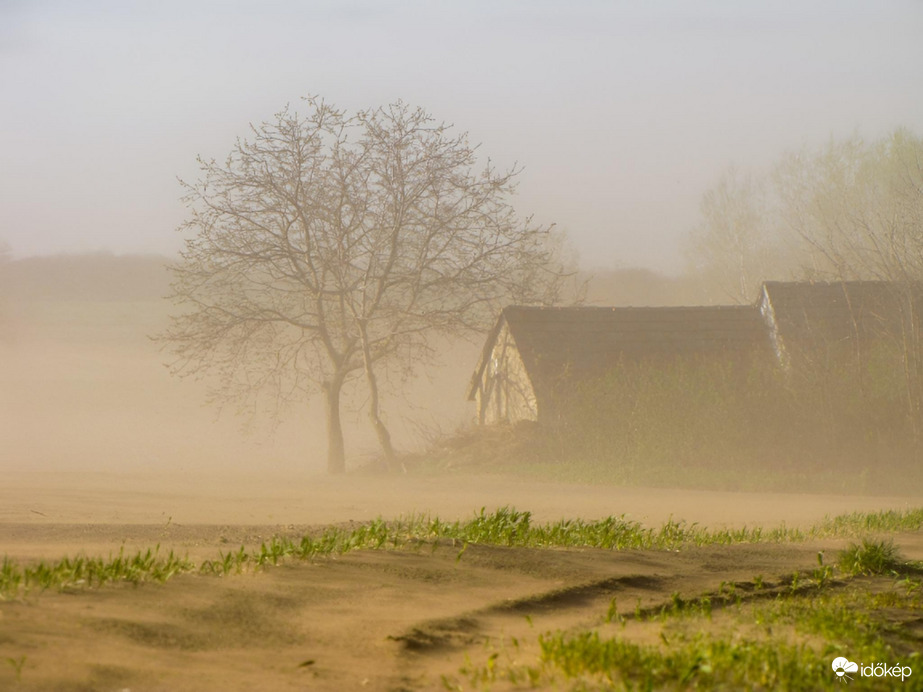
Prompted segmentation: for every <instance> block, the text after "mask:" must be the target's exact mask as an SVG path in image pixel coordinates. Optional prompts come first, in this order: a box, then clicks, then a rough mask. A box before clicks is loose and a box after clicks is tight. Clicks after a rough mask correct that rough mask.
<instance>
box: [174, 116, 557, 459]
mask: <svg viewBox="0 0 923 692" xmlns="http://www.w3.org/2000/svg"><path fill="white" fill-rule="evenodd" d="M306 105H307V112H306V113H305V114H303V115H302V114H299V113H297V112H294V111H292V110H289V109H285V110H283V111H282V112H280V113H279V114H278V115H277V116H276V117H275V119H274V120H273V121H271V122H265V123H262V124H261V125H259V126H255V127H252V128H251V131H252V133H251V134H252V136H251V139H249V140H239V141H238V142H237V144H236V146H235V147H234V149H233V151H232V152H231V154H230V156H229V157H228V158H227V160H226V161H225V162H224V163H223V164H222V163H218V162H216V161H214V160H202V159H200V171H201V173H200V177H199V179H198V180H197V181H195V182H192V183H183V184H184V187H185V190H186V196H185V202H186V204H187V206H188V207H189V209H190V216H189V218H188V220H187V221H186V222H185V224H184V225H183V226H182V230H184V231H185V232H187V233H189V234H190V237H189V239H188V240H187V242H186V248H185V250H184V251H183V253H182V261H181V262H180V263H179V264H177V265H176V266H174V267H173V274H174V283H173V291H174V298H175V300H176V302H177V303H178V305H179V306H180V307H181V308H183V309H181V310H180V311H179V312H178V313H177V314H176V315H175V316H174V317H173V320H172V324H171V327H170V329H169V330H168V331H167V332H166V333H165V335H164V338H165V339H166V340H168V341H169V342H170V343H171V344H172V347H173V350H174V352H175V354H176V356H177V361H176V363H175V367H174V372H176V373H178V374H192V373H195V374H199V373H201V374H204V373H212V374H216V375H217V376H218V379H217V381H218V385H217V386H216V387H215V389H214V394H215V397H216V398H218V399H220V400H233V401H236V402H238V403H239V404H241V405H243V406H244V407H245V408H247V409H250V410H256V409H257V408H260V407H261V406H262V405H263V404H264V403H268V404H269V406H270V408H271V409H272V410H273V411H277V410H278V409H279V408H280V407H281V406H283V405H285V404H287V403H289V402H292V401H297V400H304V398H305V397H306V396H308V395H310V394H311V393H312V392H313V391H315V390H317V389H320V390H321V391H322V392H323V395H324V398H325V401H326V416H327V436H328V457H327V461H328V470H329V471H330V472H333V473H337V472H341V471H343V470H344V468H345V461H344V460H345V452H344V442H343V429H342V425H341V423H340V398H341V392H342V390H343V387H344V384H346V383H347V382H348V381H357V382H363V383H364V384H365V386H366V387H367V389H368V393H369V401H368V410H369V418H370V421H371V423H372V426H373V428H374V429H375V432H376V434H377V435H378V439H379V441H380V442H381V445H382V449H383V451H384V454H385V456H386V457H387V458H388V459H389V461H391V462H393V461H394V457H395V455H394V450H393V447H392V445H391V441H390V434H389V432H388V429H387V427H386V425H385V422H384V420H383V417H382V413H381V388H380V383H379V379H380V378H379V369H380V368H381V367H383V366H386V365H388V364H391V365H394V366H399V367H401V368H403V369H404V370H405V371H407V372H409V371H412V369H413V367H414V366H415V365H416V364H418V363H420V362H422V361H425V360H426V359H427V358H428V357H429V356H431V355H432V350H431V347H430V344H431V343H432V342H431V340H430V336H431V335H433V334H434V333H437V332H438V333H446V334H456V333H459V332H462V331H466V330H472V329H482V328H484V327H485V326H486V324H487V323H488V321H489V320H491V319H493V316H494V314H495V312H496V310H497V309H498V307H499V306H500V305H501V304H502V303H504V302H506V301H507V300H510V299H517V300H519V301H523V302H535V301H539V300H548V299H550V298H553V297H554V291H555V289H556V287H557V286H558V285H559V278H560V274H559V272H557V271H556V270H555V269H554V267H555V265H554V257H553V255H554V252H553V246H551V245H549V243H548V237H549V229H548V228H546V227H542V226H537V225H535V224H533V223H532V222H531V220H530V219H526V220H520V219H519V218H518V217H517V216H516V214H515V212H514V210H513V208H512V206H511V204H510V201H509V200H510V196H511V195H512V194H513V192H514V189H515V179H516V176H517V174H518V170H517V169H513V170H510V171H498V170H496V169H495V168H494V167H492V166H491V165H490V163H489V162H488V164H487V165H486V166H485V167H484V168H482V169H480V170H476V169H475V165H476V156H475V154H476V150H475V147H472V146H470V145H469V144H468V142H467V138H466V136H465V135H463V134H462V135H453V134H452V133H451V128H450V127H449V126H446V125H444V124H439V123H436V122H435V121H434V120H433V119H432V118H431V117H430V116H429V115H428V114H427V113H425V112H424V111H422V110H420V109H412V108H410V107H408V106H406V105H405V104H403V103H400V102H398V103H396V104H393V105H390V106H387V107H383V108H377V109H372V110H367V111H361V112H359V113H356V114H355V115H353V116H347V115H346V114H345V113H344V112H343V111H340V110H338V109H336V108H334V107H332V106H329V105H327V104H325V103H324V102H323V101H321V100H319V99H316V98H309V99H306Z"/></svg>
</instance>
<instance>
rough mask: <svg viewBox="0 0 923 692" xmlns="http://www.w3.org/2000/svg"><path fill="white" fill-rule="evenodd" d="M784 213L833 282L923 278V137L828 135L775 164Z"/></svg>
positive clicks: (814, 264)
mask: <svg viewBox="0 0 923 692" xmlns="http://www.w3.org/2000/svg"><path fill="white" fill-rule="evenodd" d="M775 182H776V188H777V189H778V191H779V194H780V197H781V198H782V200H783V205H782V210H783V218H784V220H785V223H786V225H787V226H788V227H790V228H791V229H792V230H793V231H794V232H795V233H796V234H797V235H798V237H799V238H801V239H802V240H803V241H804V243H805V244H806V247H807V248H808V251H809V253H810V256H811V262H812V268H813V269H815V271H817V272H818V273H820V274H822V275H827V276H832V277H835V278H837V279H851V278H854V279H880V280H886V281H896V282H902V281H903V282H906V281H920V280H923V140H921V139H920V138H918V137H914V136H913V135H912V134H911V133H910V132H908V131H907V130H903V129H899V130H896V131H895V132H894V133H892V134H891V135H889V136H888V137H885V138H883V139H881V140H878V141H874V142H867V141H865V140H863V139H862V138H860V137H858V136H856V137H851V138H849V139H844V140H840V141H836V140H831V141H830V142H829V143H828V144H827V146H825V147H824V148H823V149H820V150H818V151H802V152H799V153H797V154H791V155H789V156H787V157H785V158H784V159H783V160H782V162H781V163H780V164H779V166H778V167H777V169H776V174H775Z"/></svg>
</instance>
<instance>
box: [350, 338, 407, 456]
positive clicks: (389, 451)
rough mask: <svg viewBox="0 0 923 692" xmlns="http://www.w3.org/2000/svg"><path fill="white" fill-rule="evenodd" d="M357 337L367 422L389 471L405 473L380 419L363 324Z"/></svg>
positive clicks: (373, 372)
mask: <svg viewBox="0 0 923 692" xmlns="http://www.w3.org/2000/svg"><path fill="white" fill-rule="evenodd" d="M359 336H360V339H361V340H362V356H363V360H364V363H365V379H366V381H367V382H368V385H369V420H370V421H371V423H372V428H373V429H374V430H375V435H376V437H378V444H380V445H381V451H382V454H384V457H385V463H386V464H387V465H388V470H389V471H405V470H406V469H404V465H403V464H401V463H400V462H399V461H398V459H397V454H395V452H394V446H393V445H392V444H391V433H390V432H388V427H387V426H386V425H385V422H384V421H383V420H382V419H381V404H380V402H379V398H378V378H377V377H376V376H375V368H374V367H373V365H374V364H373V361H372V351H371V348H370V347H369V339H368V333H367V332H366V330H365V322H361V321H360V324H359Z"/></svg>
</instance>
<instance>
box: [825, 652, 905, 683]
mask: <svg viewBox="0 0 923 692" xmlns="http://www.w3.org/2000/svg"><path fill="white" fill-rule="evenodd" d="M833 672H834V673H835V674H836V678H837V680H839V681H840V682H848V681H849V680H852V679H853V677H852V676H850V675H849V673H853V674H855V673H859V675H860V676H862V677H863V678H900V679H901V682H903V681H904V680H906V679H907V678H909V677H910V675H911V673H913V670H912V669H911V668H910V666H902V665H901V664H900V663H898V664H897V665H896V666H891V665H888V664H887V663H872V664H871V665H865V664H864V663H863V664H859V663H853V662H852V661H850V660H849V659H848V658H844V657H842V656H838V657H837V658H835V659H833Z"/></svg>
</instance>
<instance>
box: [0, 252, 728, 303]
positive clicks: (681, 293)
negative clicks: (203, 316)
mask: <svg viewBox="0 0 923 692" xmlns="http://www.w3.org/2000/svg"><path fill="white" fill-rule="evenodd" d="M170 261H171V260H170V259H169V258H168V257H165V256H162V255H113V254H108V253H94V254H75V255H50V256H43V257H27V258H24V259H20V260H10V261H3V260H2V259H0V296H2V297H3V298H6V299H7V300H102V301H109V300H157V299H159V298H163V297H164V296H166V295H168V294H169V292H170V273H169V272H168V271H167V270H166V266H167V264H168V263H169V262H170ZM573 284H574V293H575V294H578V293H581V292H582V297H583V300H584V302H585V303H586V304H588V305H613V306H626V305H634V306H645V305H704V304H710V303H713V302H715V296H712V295H709V294H708V293H707V292H706V290H705V288H704V286H703V283H702V282H701V281H699V280H698V279H696V278H692V277H673V276H666V275H664V274H660V273H658V272H655V271H652V270H650V269H641V268H623V269H594V270H583V271H580V272H579V273H578V274H577V275H576V276H575V277H574V280H573ZM571 298H572V296H570V295H568V296H567V297H566V299H567V300H569V299H571ZM719 302H720V301H719Z"/></svg>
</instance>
